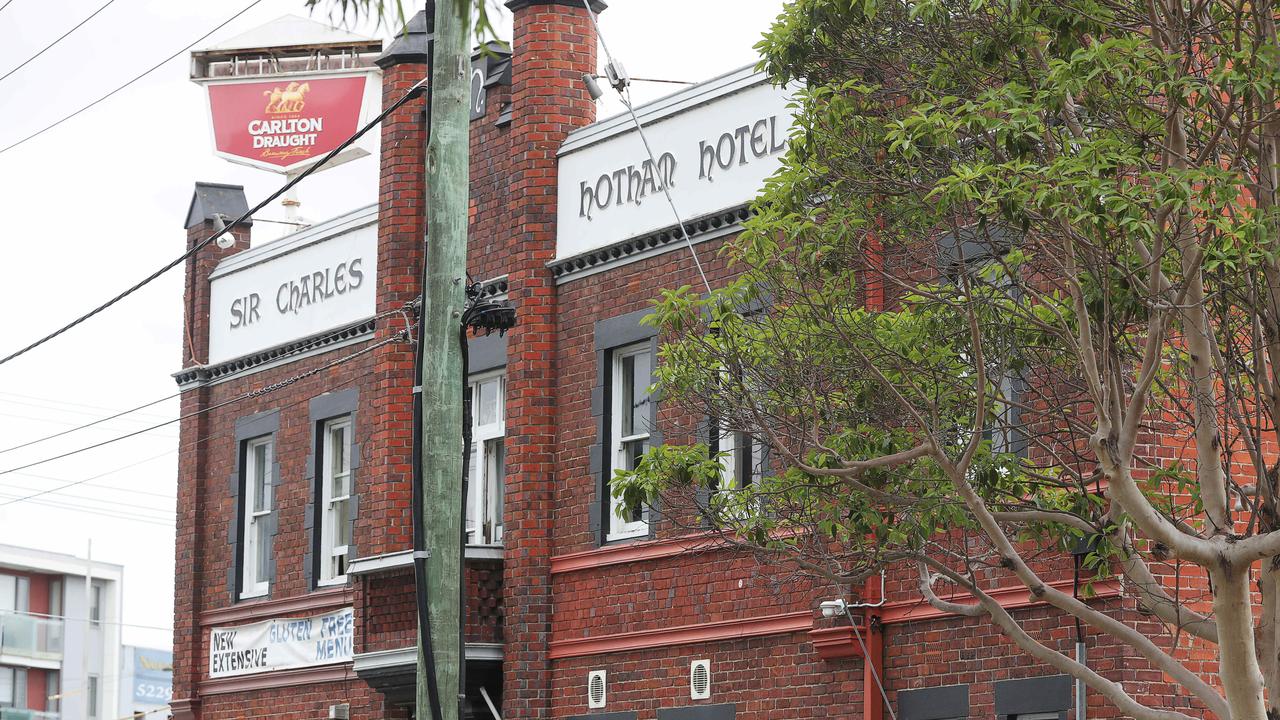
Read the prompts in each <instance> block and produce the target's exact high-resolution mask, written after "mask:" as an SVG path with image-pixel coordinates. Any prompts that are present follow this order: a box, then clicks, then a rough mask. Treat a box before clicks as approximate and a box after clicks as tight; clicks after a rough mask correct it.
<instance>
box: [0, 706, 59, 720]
mask: <svg viewBox="0 0 1280 720" xmlns="http://www.w3.org/2000/svg"><path fill="white" fill-rule="evenodd" d="M61 717H62V716H61V715H60V714H58V713H56V712H44V711H42V710H19V709H17V708H0V720H59V719H60V718H61Z"/></svg>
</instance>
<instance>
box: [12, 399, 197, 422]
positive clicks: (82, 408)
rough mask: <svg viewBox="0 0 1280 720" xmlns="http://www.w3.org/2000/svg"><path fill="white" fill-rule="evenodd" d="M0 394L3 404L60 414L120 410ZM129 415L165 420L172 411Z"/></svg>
mask: <svg viewBox="0 0 1280 720" xmlns="http://www.w3.org/2000/svg"><path fill="white" fill-rule="evenodd" d="M0 396H7V397H0V403H3V404H4V405H21V406H23V407H29V408H37V409H39V410H48V411H49V412H54V413H62V414H70V415H87V416H89V417H91V418H98V417H101V416H102V413H104V412H109V413H114V412H120V410H119V408H114V407H103V406H101V405H81V404H79V403H73V402H68V401H65V400H46V399H44V398H38V397H32V396H29V395H18V394H16V393H5V392H0ZM13 398H27V399H26V400H15V399H13ZM55 403H56V404H55ZM130 415H132V416H133V418H130V419H131V420H132V419H134V418H142V417H148V418H152V419H154V420H165V419H167V418H168V417H169V416H170V415H172V413H169V414H164V415H162V414H160V413H140V412H134V413H130Z"/></svg>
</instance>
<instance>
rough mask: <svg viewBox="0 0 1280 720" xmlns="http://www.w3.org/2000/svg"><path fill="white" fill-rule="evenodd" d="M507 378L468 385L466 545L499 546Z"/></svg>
mask: <svg viewBox="0 0 1280 720" xmlns="http://www.w3.org/2000/svg"><path fill="white" fill-rule="evenodd" d="M506 391H507V382H506V378H505V377H504V376H503V375H501V374H496V375H487V376H481V377H479V378H477V379H475V380H473V381H472V382H471V386H470V390H469V392H470V393H471V398H470V399H471V459H470V465H469V467H470V478H469V482H468V483H467V544H469V545H498V544H500V543H501V542H502V495H503V486H504V484H505V482H506V457H507V453H506V447H505V444H504V439H503V438H504V435H505V434H506V414H507V412H506Z"/></svg>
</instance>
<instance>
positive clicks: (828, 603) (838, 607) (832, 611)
mask: <svg viewBox="0 0 1280 720" xmlns="http://www.w3.org/2000/svg"><path fill="white" fill-rule="evenodd" d="M846 607H848V604H847V603H845V601H844V598H836V599H835V600H824V601H823V602H821V603H819V604H818V609H820V610H822V617H824V618H833V617H835V616H837V615H842V614H844V611H845V608H846Z"/></svg>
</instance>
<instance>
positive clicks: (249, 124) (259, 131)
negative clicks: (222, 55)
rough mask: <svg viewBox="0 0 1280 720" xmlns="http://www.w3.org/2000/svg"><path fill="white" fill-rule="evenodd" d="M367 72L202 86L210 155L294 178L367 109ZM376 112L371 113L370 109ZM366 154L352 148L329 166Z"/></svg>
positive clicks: (369, 90)
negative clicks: (206, 105)
mask: <svg viewBox="0 0 1280 720" xmlns="http://www.w3.org/2000/svg"><path fill="white" fill-rule="evenodd" d="M373 80H374V79H373V78H371V77H370V74H369V73H367V72H360V73H354V74H347V75H341V76H337V75H302V76H299V75H281V76H277V77H273V78H270V79H266V80H263V79H255V80H252V81H236V80H231V81H208V82H206V83H205V84H206V87H207V89H208V93H209V115H210V118H211V120H212V125H213V143H214V149H215V151H216V152H217V153H218V155H220V156H222V157H223V158H225V159H227V160H231V161H232V162H238V163H242V164H245V165H251V166H253V167H257V168H261V169H264V170H274V171H276V172H282V173H290V172H297V171H299V170H301V169H303V168H305V167H306V166H307V165H309V164H311V163H313V162H315V161H316V160H319V159H320V158H322V157H324V156H325V154H326V153H328V152H330V151H332V150H333V149H334V148H336V147H338V146H339V145H341V144H342V142H343V141H344V140H346V139H347V138H349V137H351V135H352V134H354V133H355V131H356V130H357V129H359V127H360V124H361V122H362V121H363V120H364V117H365V114H366V113H367V112H368V111H369V109H370V108H371V107H372V106H373V105H376V100H374V102H373V103H370V102H369V99H370V96H371V95H372V94H373V93H374V91H375V90H376V88H375V87H374V86H375V85H376V82H374V81H373ZM374 109H375V110H376V108H374ZM364 154H367V151H365V150H363V149H359V148H352V152H349V153H348V152H344V153H342V155H340V156H339V157H338V158H335V161H337V162H342V161H345V160H352V159H355V158H356V157H360V156H361V155H364Z"/></svg>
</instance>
